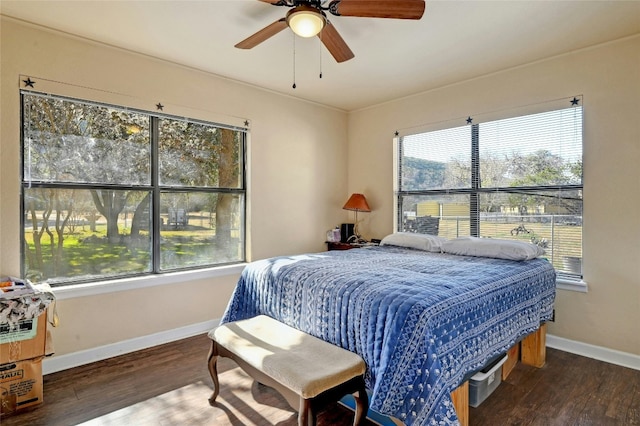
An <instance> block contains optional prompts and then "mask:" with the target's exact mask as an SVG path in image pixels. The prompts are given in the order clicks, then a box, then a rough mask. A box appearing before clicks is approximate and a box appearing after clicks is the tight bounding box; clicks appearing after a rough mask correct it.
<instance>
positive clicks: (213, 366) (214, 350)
mask: <svg viewBox="0 0 640 426" xmlns="http://www.w3.org/2000/svg"><path fill="white" fill-rule="evenodd" d="M207 365H208V366H209V374H210V375H211V379H212V380H213V393H212V394H211V396H210V397H209V405H214V403H215V401H216V398H217V397H218V394H219V393H220V382H219V381H218V368H217V365H218V347H217V344H216V342H215V340H214V341H212V342H211V349H210V350H209V356H208V358H207Z"/></svg>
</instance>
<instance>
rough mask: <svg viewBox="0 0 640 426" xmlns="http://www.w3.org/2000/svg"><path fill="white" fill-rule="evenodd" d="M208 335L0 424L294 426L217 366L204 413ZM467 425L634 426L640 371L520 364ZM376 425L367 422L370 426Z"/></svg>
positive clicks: (95, 374)
mask: <svg viewBox="0 0 640 426" xmlns="http://www.w3.org/2000/svg"><path fill="white" fill-rule="evenodd" d="M208 350H209V339H208V338H207V337H206V335H202V336H196V337H193V338H189V339H185V340H181V341H179V342H174V343H169V344H166V345H163V346H160V347H157V348H153V349H147V350H144V351H139V352H135V353H133V354H129V355H123V356H120V357H117V358H112V359H109V360H105V361H100V362H96V363H93V364H89V365H85V366H82V367H77V368H74V369H70V370H66V371H62V372H59V373H54V374H49V375H47V376H45V378H44V404H42V405H40V406H38V407H36V408H34V409H31V410H29V411H24V412H21V413H19V414H17V415H14V416H10V417H6V418H2V420H0V423H1V424H2V426H12V425H34V426H36V425H47V426H49V425H64V426H68V425H77V424H86V425H160V426H165V425H167V426H168V425H172V426H173V425H221V426H226V425H233V426H237V425H254V426H262V425H278V426H288V425H291V426H294V425H296V424H297V422H296V419H297V416H296V413H295V412H294V411H293V410H292V409H290V408H289V407H288V405H287V404H286V402H285V401H284V399H282V398H281V397H280V396H279V395H278V394H277V393H276V392H275V391H273V390H271V389H269V388H267V387H265V386H262V385H258V384H257V383H255V382H253V381H252V380H251V379H250V378H249V377H248V376H246V375H245V374H244V373H243V372H242V371H241V370H240V369H239V368H238V367H236V366H235V364H234V363H233V362H232V361H229V360H227V359H223V360H221V363H220V371H221V374H220V381H221V383H222V391H221V394H220V396H219V397H218V403H217V405H216V406H215V407H211V406H210V405H209V404H208V401H207V398H208V397H209V395H210V393H211V390H212V382H211V378H210V377H209V373H208V371H207V367H206V357H207V353H208ZM470 419H471V420H470V424H471V425H492V426H493V425H545V426H546V425H637V424H640V371H636V370H631V369H628V368H623V367H618V366H614V365H611V364H607V363H604V362H600V361H595V360H592V359H589V358H584V357H580V356H577V355H573V354H569V353H566V352H561V351H557V350H553V349H549V350H548V351H547V364H546V365H545V366H544V367H543V368H541V369H536V368H533V367H528V366H524V365H518V366H517V367H516V368H515V369H514V371H513V372H512V373H511V375H510V376H509V378H508V379H507V381H505V382H503V383H502V384H501V385H500V386H499V387H498V389H497V390H496V391H495V392H494V393H493V394H492V395H491V396H490V397H489V398H488V399H487V400H486V401H485V402H484V403H482V405H480V407H478V408H475V409H474V408H470ZM351 421H352V413H351V412H350V411H348V410H346V409H345V408H343V407H341V406H339V405H333V406H331V407H329V409H328V410H326V411H324V412H323V413H321V415H320V416H319V419H318V424H319V426H329V425H332V426H343V425H344V426H346V425H349V424H351ZM369 425H372V423H369Z"/></svg>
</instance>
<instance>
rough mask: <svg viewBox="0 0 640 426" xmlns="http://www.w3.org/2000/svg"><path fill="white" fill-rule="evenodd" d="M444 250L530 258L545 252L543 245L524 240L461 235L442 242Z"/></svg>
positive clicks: (471, 254) (512, 257)
mask: <svg viewBox="0 0 640 426" xmlns="http://www.w3.org/2000/svg"><path fill="white" fill-rule="evenodd" d="M442 251H443V252H445V253H450V254H459V255H463V256H478V257H493V258H496V259H507V260H530V259H535V258H536V257H538V256H541V255H543V254H544V250H543V249H542V247H539V246H537V245H535V244H531V243H526V242H524V241H514V240H501V239H496V238H478V237H460V238H455V239H453V240H447V241H445V242H444V243H442Z"/></svg>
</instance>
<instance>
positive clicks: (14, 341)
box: [0, 311, 47, 365]
mask: <svg viewBox="0 0 640 426" xmlns="http://www.w3.org/2000/svg"><path fill="white" fill-rule="evenodd" d="M46 343H47V312H46V311H45V312H44V313H43V314H42V315H40V316H39V317H38V318H34V319H32V320H23V321H20V322H19V323H18V326H17V327H16V328H14V329H13V330H11V331H10V330H9V325H8V324H0V365H1V364H7V363H10V362H17V361H23V360H27V359H33V358H38V357H41V356H44V355H45V354H46Z"/></svg>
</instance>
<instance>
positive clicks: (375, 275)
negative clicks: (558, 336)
mask: <svg viewBox="0 0 640 426" xmlns="http://www.w3.org/2000/svg"><path fill="white" fill-rule="evenodd" d="M554 298H555V271H554V269H553V267H552V266H551V264H550V263H549V262H548V261H547V260H545V259H534V260H530V261H526V262H516V261H509V260H500V259H489V258H479V257H467V256H455V255H447V254H440V253H427V252H422V251H417V250H411V249H403V248H399V247H391V246H383V247H370V248H366V249H357V250H349V251H329V252H325V253H317V254H306V255H299V256H288V257H277V258H272V259H266V260H261V261H257V262H253V263H251V264H249V265H248V266H247V267H246V268H245V270H244V271H243V273H242V276H241V278H240V280H239V282H238V284H237V286H236V288H235V290H234V293H233V296H232V298H231V300H230V301H229V305H228V307H227V310H226V312H225V314H224V317H223V319H222V322H229V321H235V320H240V319H244V318H250V317H253V316H255V315H259V314H265V315H269V316H271V317H273V318H275V319H277V320H279V321H281V322H283V323H285V324H288V325H290V326H292V327H295V328H297V329H299V330H302V331H304V332H306V333H309V334H311V335H314V336H316V337H319V338H321V339H323V340H326V341H328V342H331V343H333V344H335V345H338V346H341V347H343V348H345V349H348V350H350V351H352V352H355V353H358V354H359V355H360V356H362V358H363V359H364V360H365V361H366V363H367V373H366V381H367V386H368V387H369V388H370V389H371V390H372V396H371V408H372V409H373V410H375V411H378V412H380V413H382V414H387V415H392V416H395V417H397V418H399V419H400V420H402V421H403V422H405V424H407V425H435V424H458V419H457V416H456V413H455V410H454V408H453V403H452V401H451V397H450V392H451V391H452V390H453V389H455V388H456V387H458V386H459V385H460V384H461V383H462V381H463V378H464V376H465V375H466V374H468V373H471V372H473V371H475V370H478V369H479V368H481V367H482V366H483V365H484V364H486V363H487V361H488V360H490V359H491V358H493V357H495V356H496V355H498V354H501V353H504V352H506V350H507V349H508V348H509V347H511V346H512V345H513V344H514V343H516V342H517V341H518V340H520V339H521V338H522V337H524V336H525V335H527V334H529V333H531V332H532V331H534V330H535V329H537V328H538V327H539V325H540V323H541V322H544V321H547V320H549V319H551V316H552V311H553V302H554Z"/></svg>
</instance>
